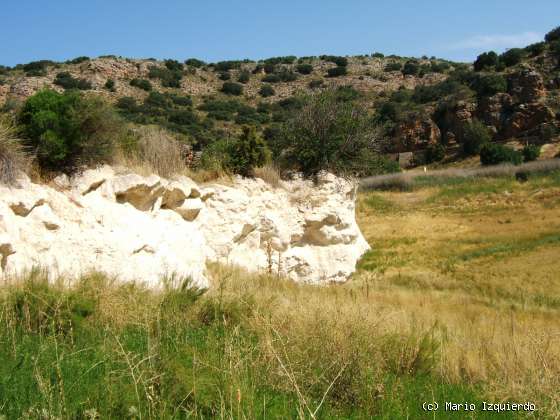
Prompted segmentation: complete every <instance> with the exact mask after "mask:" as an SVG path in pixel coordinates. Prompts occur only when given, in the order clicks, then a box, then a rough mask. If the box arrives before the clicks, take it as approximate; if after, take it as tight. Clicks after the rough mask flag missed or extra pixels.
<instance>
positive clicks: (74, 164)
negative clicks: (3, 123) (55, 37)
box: [18, 90, 123, 172]
mask: <svg viewBox="0 0 560 420" xmlns="http://www.w3.org/2000/svg"><path fill="white" fill-rule="evenodd" d="M18 122H19V124H20V125H21V127H22V132H23V134H24V136H25V138H26V144H27V146H29V147H30V148H31V149H32V150H34V151H35V152H36V155H37V160H38V162H39V165H40V166H41V168H43V169H48V170H62V171H65V172H72V171H74V170H76V169H77V168H78V167H79V166H80V165H88V164H95V163H98V162H105V161H109V160H110V159H111V157H112V156H113V154H114V151H115V149H116V147H117V146H118V140H119V136H120V134H121V133H122V127H123V126H122V124H121V122H120V120H119V119H118V118H117V117H116V115H115V114H114V112H113V111H112V109H111V108H110V107H109V106H108V105H107V104H106V103H105V102H103V101H102V99H101V98H99V97H82V96H81V95H80V94H79V93H78V92H76V91H72V92H66V93H64V94H59V93H57V92H55V91H52V90H42V91H40V92H38V93H36V94H35V95H33V96H31V97H29V98H28V99H27V101H26V102H25V104H24V105H23V107H22V109H21V111H20V113H19V115H18Z"/></svg>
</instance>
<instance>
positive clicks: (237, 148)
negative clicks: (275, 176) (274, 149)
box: [230, 126, 270, 176]
mask: <svg viewBox="0 0 560 420" xmlns="http://www.w3.org/2000/svg"><path fill="white" fill-rule="evenodd" d="M269 159H270V151H269V150H268V148H267V145H266V143H265V141H264V140H263V138H262V137H261V136H260V135H259V134H257V131H256V130H255V128H254V127H247V126H246V127H243V134H242V135H241V136H240V137H239V139H238V140H237V141H236V142H235V143H234V144H233V147H232V150H231V156H230V164H231V169H232V171H233V172H234V173H237V174H241V175H243V176H252V175H253V170H254V169H255V168H256V167H259V166H263V165H264V164H265V163H266V162H267V161H268V160H269Z"/></svg>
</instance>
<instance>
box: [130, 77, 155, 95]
mask: <svg viewBox="0 0 560 420" xmlns="http://www.w3.org/2000/svg"><path fill="white" fill-rule="evenodd" d="M130 86H134V87H137V88H139V89H142V90H145V91H146V92H149V91H151V90H152V84H151V83H150V81H149V80H146V79H132V80H131V81H130Z"/></svg>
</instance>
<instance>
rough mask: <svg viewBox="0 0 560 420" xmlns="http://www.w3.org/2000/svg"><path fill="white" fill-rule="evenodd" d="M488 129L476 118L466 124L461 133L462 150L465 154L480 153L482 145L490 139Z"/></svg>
mask: <svg viewBox="0 0 560 420" xmlns="http://www.w3.org/2000/svg"><path fill="white" fill-rule="evenodd" d="M491 139H492V138H491V136H490V131H489V130H488V128H487V127H486V126H485V125H484V124H482V123H481V122H480V121H478V120H474V121H473V122H471V123H469V124H467V125H466V126H465V128H464V134H463V152H464V153H465V154H466V155H476V154H478V153H480V149H481V148H482V146H483V145H485V144H487V143H490V141H491Z"/></svg>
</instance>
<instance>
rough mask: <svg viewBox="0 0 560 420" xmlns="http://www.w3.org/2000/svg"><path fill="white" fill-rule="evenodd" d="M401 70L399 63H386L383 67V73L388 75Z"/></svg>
mask: <svg viewBox="0 0 560 420" xmlns="http://www.w3.org/2000/svg"><path fill="white" fill-rule="evenodd" d="M401 69H402V64H401V63H387V65H386V66H385V70H384V71H385V72H386V73H389V72H392V71H401Z"/></svg>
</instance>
